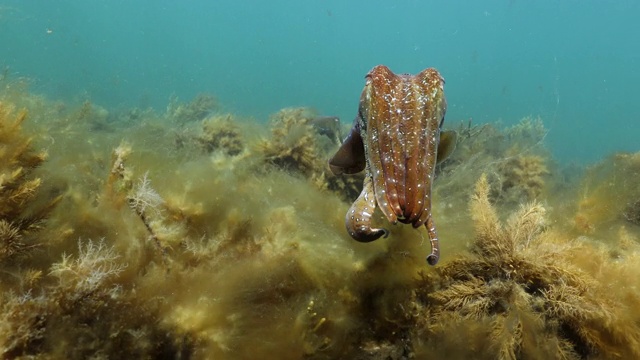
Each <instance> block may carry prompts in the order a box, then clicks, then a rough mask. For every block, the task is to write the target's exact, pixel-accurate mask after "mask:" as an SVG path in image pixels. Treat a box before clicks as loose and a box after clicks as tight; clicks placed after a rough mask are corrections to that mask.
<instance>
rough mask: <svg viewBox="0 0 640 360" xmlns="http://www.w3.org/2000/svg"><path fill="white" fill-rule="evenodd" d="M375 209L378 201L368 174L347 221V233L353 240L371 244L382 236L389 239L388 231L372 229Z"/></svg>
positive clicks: (350, 209) (348, 213)
mask: <svg viewBox="0 0 640 360" xmlns="http://www.w3.org/2000/svg"><path fill="white" fill-rule="evenodd" d="M368 172H369V171H368V169H367V173H368ZM375 209H376V200H375V197H374V196H373V181H372V180H371V176H370V174H367V176H365V178H364V186H363V187H362V192H361V193H360V196H358V198H357V199H356V201H354V203H353V204H352V205H351V207H350V208H349V211H348V212H347V217H346V219H345V224H346V226H347V231H348V232H349V235H351V237H352V238H354V239H355V240H357V241H360V242H371V241H374V240H377V239H379V238H380V237H381V236H384V237H387V236H388V235H389V231H387V229H374V228H371V216H372V215H373V211H374V210H375Z"/></svg>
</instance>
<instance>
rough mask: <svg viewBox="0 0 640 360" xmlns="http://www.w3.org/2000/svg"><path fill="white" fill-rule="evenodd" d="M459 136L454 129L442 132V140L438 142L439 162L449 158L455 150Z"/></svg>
mask: <svg viewBox="0 0 640 360" xmlns="http://www.w3.org/2000/svg"><path fill="white" fill-rule="evenodd" d="M457 138H458V134H457V133H456V132H455V131H454V130H446V131H443V132H441V133H440V142H439V143H438V159H437V163H438V164H439V163H441V162H443V161H444V160H445V159H446V158H448V157H449V155H451V153H452V152H453V150H455V148H456V139H457Z"/></svg>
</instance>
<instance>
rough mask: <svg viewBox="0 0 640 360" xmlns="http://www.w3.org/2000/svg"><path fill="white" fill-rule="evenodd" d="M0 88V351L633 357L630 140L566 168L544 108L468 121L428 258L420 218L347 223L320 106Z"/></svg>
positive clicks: (345, 192)
mask: <svg viewBox="0 0 640 360" xmlns="http://www.w3.org/2000/svg"><path fill="white" fill-rule="evenodd" d="M0 99H2V100H1V101H2V103H0V104H1V106H0V159H2V162H0V171H1V172H0V195H2V196H1V197H0V214H2V217H1V218H0V240H2V242H1V243H0V245H1V246H3V248H2V249H0V266H2V269H1V270H2V274H3V275H2V276H1V277H0V279H1V280H2V281H1V282H0V290H1V291H2V296H1V297H0V309H2V310H1V311H0V354H2V355H1V356H2V358H24V357H31V358H61V357H64V358H70V359H74V358H78V359H80V358H92V357H93V358H195V359H209V358H216V359H253V358H265V359H300V358H310V359H320V358H327V359H334V358H345V359H403V358H427V357H428V358H436V359H437V358H442V359H445V358H446V359H456V358H461V359H462V358H477V359H497V358H501V359H510V358H516V359H518V358H563V357H564V358H569V359H570V358H578V359H580V358H590V359H591V358H593V359H600V358H603V359H606V358H634V357H638V356H640V350H639V349H640V345H639V341H640V339H638V335H637V334H638V333H640V329H638V324H639V323H640V311H638V310H637V309H640V292H639V291H640V289H639V288H638V286H637V284H636V279H637V278H638V277H639V276H640V265H638V264H640V263H639V262H638V260H639V256H640V255H639V254H640V250H638V247H639V246H640V245H638V239H639V238H640V229H639V228H638V223H637V221H636V219H637V209H636V208H637V206H636V204H637V203H638V202H639V201H640V200H639V199H640V194H639V193H638V192H637V186H634V184H636V182H635V179H637V175H638V174H637V172H638V169H640V167H639V166H638V164H639V163H640V161H638V154H619V155H616V156H614V157H612V158H611V159H609V160H608V161H607V162H604V163H602V164H598V165H595V166H593V167H591V168H590V169H589V170H588V171H587V172H586V175H585V177H584V178H583V179H582V182H580V183H578V184H573V183H568V182H566V180H565V179H564V178H563V176H562V174H561V173H560V172H559V170H558V167H557V166H556V165H554V164H553V161H552V159H551V158H550V156H549V154H548V152H547V151H546V150H545V148H544V144H543V142H542V140H543V138H544V135H545V133H546V130H545V129H544V127H543V126H542V122H541V120H540V119H532V118H525V119H523V120H522V121H521V122H520V123H519V124H518V125H515V126H512V127H507V128H502V127H499V126H498V125H495V124H491V125H483V126H470V125H469V124H463V125H461V126H460V128H459V129H458V132H459V134H460V136H459V143H458V149H457V151H456V152H454V154H453V155H452V156H451V157H450V159H448V160H447V161H446V162H444V163H443V164H441V165H440V166H439V168H438V173H437V174H438V175H437V176H438V178H437V179H436V180H435V189H434V209H433V211H434V214H435V215H436V217H437V219H439V221H438V227H439V230H440V237H441V242H442V249H443V257H442V263H441V265H439V266H437V267H436V268H435V269H433V268H427V266H426V264H425V263H424V260H423V258H424V254H425V252H426V248H427V247H428V236H427V235H426V233H425V231H424V229H412V228H410V227H394V226H392V227H390V229H389V230H390V236H389V238H387V239H385V240H383V241H379V242H377V243H371V244H362V243H358V242H355V241H352V240H351V239H350V237H349V236H348V234H347V233H346V230H345V225H344V214H345V212H346V211H347V209H348V207H349V200H350V199H351V200H352V199H353V197H354V196H356V195H357V194H358V193H359V190H360V188H359V186H360V185H359V184H361V183H362V181H361V178H358V177H357V176H356V177H335V176H333V175H331V174H330V173H329V172H328V171H327V170H328V169H327V164H326V160H327V158H328V157H329V154H331V153H332V151H333V150H335V148H336V147H337V146H338V145H339V144H337V143H336V142H335V141H334V140H333V139H331V138H329V137H327V136H326V134H324V133H323V132H322V131H318V129H317V128H316V127H314V125H313V122H312V120H313V119H314V116H315V114H314V112H313V111H311V110H308V109H304V108H290V109H284V110H282V111H280V112H278V113H277V114H275V115H274V116H273V117H272V119H271V123H270V124H268V125H264V126H263V125H260V124H258V123H249V122H246V121H244V120H242V119H239V118H238V117H237V116H235V115H234V114H228V113H217V112H216V109H217V103H216V102H215V101H214V99H213V98H212V97H211V96H208V95H203V96H200V97H197V98H196V99H195V100H194V101H192V102H191V103H188V104H181V103H179V102H178V101H177V100H175V99H174V100H173V101H172V102H171V104H170V105H169V106H168V107H167V110H166V111H164V112H156V111H154V110H153V109H131V110H128V111H122V110H120V111H112V110H110V109H103V108H101V107H100V106H99V105H96V104H92V103H91V102H88V101H84V102H82V103H80V104H77V105H72V104H60V103H52V102H50V101H49V100H47V99H46V98H43V97H39V96H34V95H30V94H28V93H27V92H26V90H25V89H21V90H16V89H15V88H12V89H10V90H7V89H4V91H0ZM18 106H19V107H20V108H23V107H24V108H26V109H27V110H26V111H28V112H21V111H17V110H15V109H16V108H17V107H18ZM27 114H28V116H27ZM39 149H45V150H46V154H48V156H45V150H39ZM483 173H485V174H486V175H484V176H483V175H482V174H483ZM478 179H482V180H480V181H478ZM567 189H569V190H567ZM470 198H471V199H472V200H471V202H470V203H471V205H469V199H470ZM533 200H535V201H536V202H533V203H531V201H533ZM578 218H581V219H584V221H583V223H582V225H581V226H582V228H579V227H578V225H577V220H576V219H578ZM29 221H31V222H29ZM373 221H374V222H382V221H384V220H383V217H382V216H381V214H379V213H375V214H374V216H373ZM18 255H20V256H18Z"/></svg>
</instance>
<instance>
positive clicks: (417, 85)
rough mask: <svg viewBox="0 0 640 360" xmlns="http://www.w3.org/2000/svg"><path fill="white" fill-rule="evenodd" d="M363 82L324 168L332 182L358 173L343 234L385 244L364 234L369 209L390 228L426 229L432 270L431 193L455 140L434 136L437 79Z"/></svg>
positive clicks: (438, 114)
mask: <svg viewBox="0 0 640 360" xmlns="http://www.w3.org/2000/svg"><path fill="white" fill-rule="evenodd" d="M365 79H366V83H365V86H364V89H363V90H362V95H361V96H360V106H359V108H358V115H357V116H356V118H355V120H354V124H353V127H352V129H351V131H350V132H349V134H348V135H347V137H346V138H345V139H344V141H343V143H342V146H341V147H340V148H339V149H338V151H337V152H336V154H335V155H334V156H333V157H332V158H331V159H330V160H329V167H330V168H331V171H332V172H333V173H334V174H336V175H339V174H354V173H358V172H360V171H362V170H364V171H365V178H364V184H363V188H362V192H361V193H360V196H358V198H357V199H356V200H355V202H354V203H353V205H351V208H350V209H349V211H348V212H347V216H346V226H347V231H348V232H349V235H351V237H352V238H354V239H355V240H357V241H360V242H370V241H374V240H377V239H379V238H380V237H382V236H384V237H387V236H388V235H389V231H388V230H387V229H384V228H372V227H371V217H372V215H373V212H374V210H375V208H376V205H377V206H378V207H379V208H380V210H381V211H382V213H383V214H384V215H385V217H386V218H387V220H389V222H390V223H392V224H397V222H398V221H399V222H401V223H404V224H411V225H413V227H414V228H418V227H420V226H421V225H423V224H424V225H425V226H426V228H427V232H428V234H429V240H430V243H431V254H429V256H427V262H428V263H429V264H431V265H435V264H436V263H437V262H438V260H439V258H440V248H439V244H438V233H437V231H436V225H435V223H434V221H433V216H432V215H431V189H432V184H433V179H434V177H435V166H436V164H437V163H439V162H441V161H442V160H444V159H445V158H446V157H447V156H448V155H449V154H450V153H451V152H452V151H453V149H454V148H455V144H456V133H455V132H454V131H443V130H442V123H443V122H444V114H445V112H446V108H447V102H446V100H445V97H444V79H443V78H442V76H440V73H438V71H437V70H435V69H433V68H429V69H425V70H423V71H422V72H420V73H419V74H417V75H415V76H413V75H409V74H399V75H398V74H394V73H393V72H392V71H391V70H389V68H387V67H386V66H384V65H378V66H376V67H374V68H373V69H372V70H371V71H370V72H369V73H368V74H367V75H366V77H365Z"/></svg>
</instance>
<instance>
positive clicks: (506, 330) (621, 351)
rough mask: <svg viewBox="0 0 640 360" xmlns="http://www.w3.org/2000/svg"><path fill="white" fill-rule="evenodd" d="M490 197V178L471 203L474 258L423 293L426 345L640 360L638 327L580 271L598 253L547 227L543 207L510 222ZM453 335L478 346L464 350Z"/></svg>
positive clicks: (470, 352) (446, 271)
mask: <svg viewBox="0 0 640 360" xmlns="http://www.w3.org/2000/svg"><path fill="white" fill-rule="evenodd" d="M489 192H490V189H489V183H488V181H487V178H486V177H485V176H483V177H482V178H481V179H480V180H479V182H478V183H477V185H476V190H475V194H474V195H473V199H472V201H471V214H472V218H473V220H474V223H475V237H474V240H473V243H472V245H471V254H469V255H467V256H463V257H461V258H459V259H455V260H453V261H450V262H448V263H446V264H445V265H444V266H443V267H441V268H438V269H437V273H438V277H439V285H437V286H434V283H433V281H432V278H431V276H424V277H423V280H422V287H421V288H420V289H419V290H418V291H417V302H418V304H420V306H419V307H418V309H419V315H418V316H419V318H420V322H421V323H422V326H424V328H425V332H424V333H423V334H422V335H421V338H422V339H425V341H426V343H427V344H428V345H427V346H428V347H435V348H437V349H439V350H440V351H443V352H446V353H447V354H449V355H451V354H457V356H459V357H469V356H473V357H474V358H476V359H478V358H481V357H482V358H487V359H521V358H554V359H581V358H592V357H598V358H599V357H601V356H603V355H604V356H605V357H606V358H608V357H609V356H612V355H613V354H615V356H614V357H616V358H637V357H638V356H640V327H639V326H638V325H637V320H629V319H628V314H627V313H625V312H626V311H627V310H628V308H627V307H625V306H624V304H623V303H621V302H620V301H619V300H618V299H616V298H615V297H612V296H609V295H608V293H607V291H608V290H607V289H606V285H604V286H603V284H600V283H598V282H597V281H596V279H595V278H594V277H593V276H591V275H590V274H588V273H587V272H585V271H584V270H581V269H580V268H578V267H577V266H576V265H574V264H572V261H571V258H572V257H573V256H575V255H576V254H578V253H581V252H585V251H587V252H591V254H593V255H596V254H597V253H596V252H595V251H593V250H589V249H588V248H587V247H586V246H585V245H583V244H581V243H580V242H578V241H575V240H567V239H565V238H564V237H563V236H561V235H560V234H558V233H556V232H554V231H553V230H551V229H548V228H547V226H546V221H545V216H544V213H545V210H544V208H543V207H542V206H541V205H539V204H537V203H533V204H530V205H523V206H522V207H521V209H520V210H519V211H518V212H516V213H514V214H513V215H512V216H511V217H510V218H509V220H508V221H507V223H506V224H502V223H501V222H500V221H499V220H498V215H497V213H496V210H495V208H494V207H493V206H492V205H491V203H490V202H489ZM594 257H595V259H592V261H600V262H605V261H606V258H605V257H602V256H594ZM636 296H637V295H636ZM447 334H457V337H458V338H459V339H464V341H470V342H471V343H470V344H466V345H463V344H462V343H460V344H459V346H460V347H459V348H456V345H455V341H453V342H452V341H446V340H445V337H446V336H447ZM534 334H535V335H534ZM440 342H442V343H440ZM439 343H440V345H438V344H439ZM442 344H444V345H442ZM605 354H606V355H605Z"/></svg>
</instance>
